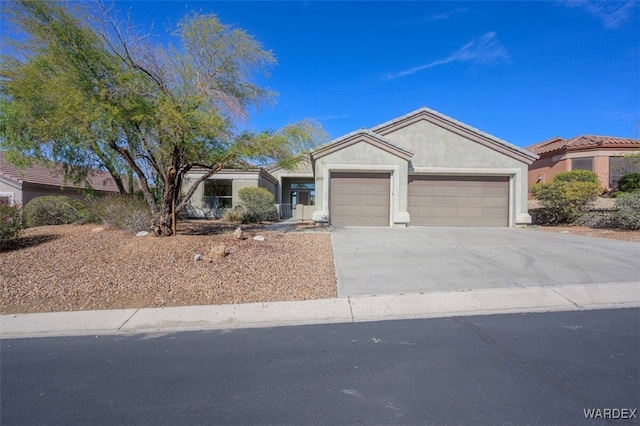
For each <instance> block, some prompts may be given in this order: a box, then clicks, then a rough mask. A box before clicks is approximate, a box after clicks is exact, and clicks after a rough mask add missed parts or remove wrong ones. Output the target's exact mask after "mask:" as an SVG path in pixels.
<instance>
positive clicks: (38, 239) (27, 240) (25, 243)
mask: <svg viewBox="0 0 640 426" xmlns="http://www.w3.org/2000/svg"><path fill="white" fill-rule="evenodd" d="M58 238H60V235H56V234H44V235H33V236H30V237H18V238H16V239H14V240H12V241H9V242H8V243H6V244H5V245H4V246H0V253H2V252H10V251H18V250H24V249H27V248H29V247H35V246H39V245H40V244H44V243H48V242H49V241H53V240H57V239H58Z"/></svg>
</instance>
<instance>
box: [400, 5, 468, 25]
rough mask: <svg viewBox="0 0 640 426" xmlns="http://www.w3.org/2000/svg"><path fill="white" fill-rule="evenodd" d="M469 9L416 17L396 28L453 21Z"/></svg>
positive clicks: (456, 9)
mask: <svg viewBox="0 0 640 426" xmlns="http://www.w3.org/2000/svg"><path fill="white" fill-rule="evenodd" d="M468 11H469V9H467V8H464V7H457V8H455V9H451V10H448V11H446V12H441V13H435V14H433V15H428V16H418V17H415V18H413V19H409V20H407V21H404V22H400V23H398V24H396V25H395V26H396V27H406V26H410V25H417V24H424V23H427V22H434V21H446V20H447V19H451V18H452V17H454V16H456V15H460V14H463V13H466V12H468Z"/></svg>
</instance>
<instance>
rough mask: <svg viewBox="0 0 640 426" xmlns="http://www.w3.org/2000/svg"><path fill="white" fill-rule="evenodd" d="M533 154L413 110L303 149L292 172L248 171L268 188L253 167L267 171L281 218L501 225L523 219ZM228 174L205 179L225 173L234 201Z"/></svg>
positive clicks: (444, 118) (273, 169)
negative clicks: (306, 154) (306, 150)
mask: <svg viewBox="0 0 640 426" xmlns="http://www.w3.org/2000/svg"><path fill="white" fill-rule="evenodd" d="M536 159H537V155H535V154H532V153H530V152H528V151H525V150H523V149H520V148H518V147H516V146H514V145H511V144H509V143H507V142H505V141H503V140H500V139H498V138H496V137H493V136H491V135H489V134H486V133H484V132H482V131H480V130H477V129H475V128H473V127H470V126H467V125H466V124H463V123H461V122H459V121H456V120H454V119H452V118H450V117H447V116H445V115H443V114H440V113H438V112H436V111H433V110H430V109H428V108H421V109H419V110H417V111H414V112H412V113H410V114H407V115H405V116H403V117H400V118H398V119H395V120H392V121H389V122H386V123H383V124H381V125H379V126H376V127H374V128H372V129H370V130H364V129H363V130H359V131H356V132H353V133H350V134H347V135H345V136H343V137H340V138H338V139H335V140H333V141H331V142H329V143H327V144H325V145H323V146H321V147H319V148H317V149H315V150H314V151H312V152H311V153H310V157H309V158H308V159H307V158H304V159H303V160H302V161H301V162H300V163H299V165H298V167H297V168H296V169H295V170H283V169H280V168H278V167H271V168H266V169H256V170H253V171H252V172H251V173H253V174H254V175H253V176H254V178H253V185H255V186H265V187H268V185H266V183H265V181H267V180H268V179H267V178H266V176H264V177H263V181H262V183H261V182H260V179H258V177H259V175H260V173H263V172H264V173H266V174H267V175H270V176H271V177H272V178H273V180H272V181H270V184H271V183H273V181H275V187H274V188H273V192H274V194H275V197H276V203H277V204H278V206H279V208H280V212H281V217H282V218H287V217H291V216H293V217H296V218H299V219H313V220H314V221H315V222H318V223H329V224H332V225H338V226H340V225H365V226H366V225H374V226H406V225H411V226H414V225H432V226H505V227H506V226H514V225H517V224H526V223H530V222H531V217H530V216H529V214H528V211H527V170H528V166H529V165H530V164H531V163H533V161H534V160H536ZM231 177H232V172H231V171H229V172H228V174H227V176H226V177H225V176H224V175H220V174H216V175H214V176H213V177H212V179H210V180H211V181H213V182H214V183H209V184H208V185H214V186H215V185H216V184H215V181H217V180H221V179H222V180H225V179H226V180H227V181H228V182H227V187H228V185H229V181H230V183H231V186H232V190H231V191H229V190H227V191H226V192H225V194H229V193H231V201H230V203H231V205H235V204H236V203H237V199H236V198H235V192H234V190H233V185H234V179H233V178H231ZM269 189H271V188H269ZM199 190H201V189H200V188H199ZM203 193H204V192H200V194H203ZM226 196H227V197H228V196H229V195H226ZM199 197H200V199H202V198H203V195H200V196H199ZM200 199H199V198H198V196H195V197H194V204H198V203H199V204H200V205H202V204H204V202H203V201H200ZM227 205H228V203H227ZM290 212H291V213H290Z"/></svg>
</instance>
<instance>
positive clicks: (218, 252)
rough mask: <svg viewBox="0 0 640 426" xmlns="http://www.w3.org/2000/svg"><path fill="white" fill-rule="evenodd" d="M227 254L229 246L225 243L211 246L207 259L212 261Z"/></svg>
mask: <svg viewBox="0 0 640 426" xmlns="http://www.w3.org/2000/svg"><path fill="white" fill-rule="evenodd" d="M226 255H227V247H225V245H224V244H220V245H217V246H214V247H212V248H211V251H210V252H209V255H208V256H207V259H206V260H207V261H209V262H212V261H213V260H214V259H222V258H223V257H225V256H226Z"/></svg>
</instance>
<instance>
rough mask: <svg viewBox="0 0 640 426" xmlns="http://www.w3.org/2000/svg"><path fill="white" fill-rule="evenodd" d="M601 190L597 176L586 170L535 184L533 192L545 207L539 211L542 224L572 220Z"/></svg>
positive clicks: (569, 221)
mask: <svg viewBox="0 0 640 426" xmlns="http://www.w3.org/2000/svg"><path fill="white" fill-rule="evenodd" d="M594 177H595V179H594ZM601 192H602V187H601V186H600V184H598V177H597V175H596V174H595V173H593V172H589V171H586V170H575V171H572V172H566V173H560V174H558V175H557V176H556V177H555V178H554V179H553V181H552V182H550V183H538V184H535V185H534V186H533V187H532V188H531V194H533V196H534V197H536V198H537V199H538V201H540V204H542V205H543V206H544V208H543V209H542V210H541V211H540V212H539V214H538V223H542V224H558V223H571V222H573V221H574V220H576V219H577V218H578V217H580V215H581V214H583V213H584V212H585V211H586V206H587V204H588V203H589V202H591V201H594V200H595V199H596V198H597V196H598V195H599V194H600V193H601Z"/></svg>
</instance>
